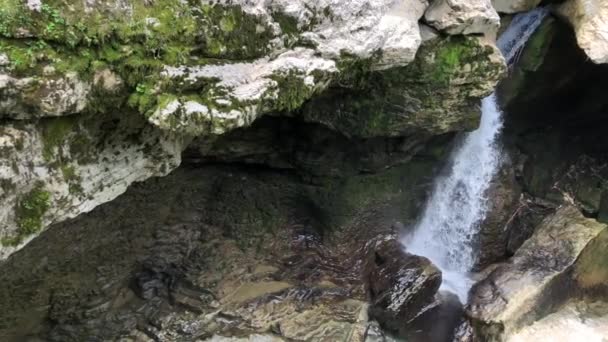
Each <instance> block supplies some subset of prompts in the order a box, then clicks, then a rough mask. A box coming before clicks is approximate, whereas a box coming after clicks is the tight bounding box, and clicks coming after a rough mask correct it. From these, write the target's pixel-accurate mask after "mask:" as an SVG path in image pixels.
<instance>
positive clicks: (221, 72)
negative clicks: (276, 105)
mask: <svg viewBox="0 0 608 342" xmlns="http://www.w3.org/2000/svg"><path fill="white" fill-rule="evenodd" d="M314 54H315V51H314V50H311V49H305V48H296V49H294V50H291V51H287V52H285V53H283V54H281V55H279V56H278V57H276V58H274V59H270V58H262V59H259V60H256V61H253V62H251V63H235V64H220V65H206V66H200V67H166V68H165V71H164V75H165V76H167V77H170V78H179V79H183V81H184V82H185V83H197V82H200V81H201V80H209V81H211V80H219V82H217V83H216V89H218V90H222V91H217V93H216V94H213V95H211V98H209V99H208V100H210V101H211V102H212V103H213V106H211V105H209V103H199V102H196V101H192V100H189V101H179V100H177V99H175V100H172V101H170V102H168V103H166V104H165V105H164V106H161V107H159V108H157V110H156V111H155V112H154V113H153V114H152V115H151V116H150V117H149V120H150V122H151V123H153V124H155V125H157V126H159V127H161V128H162V129H166V130H172V131H178V132H186V133H187V134H190V135H200V134H203V133H211V134H222V133H225V132H226V131H229V130H232V129H235V128H238V127H242V126H244V125H249V124H251V123H252V122H253V120H255V119H256V118H257V116H258V115H259V114H260V113H263V112H264V108H263V107H262V103H263V102H264V101H272V100H275V99H277V98H278V97H279V96H280V95H281V92H282V91H283V90H282V89H280V87H279V82H278V81H277V77H279V78H280V77H289V78H290V80H291V81H292V82H293V81H296V82H300V83H301V85H302V87H304V88H306V89H305V90H303V91H304V92H306V93H310V94H312V93H314V92H315V91H316V90H317V89H319V88H321V87H324V86H325V84H324V82H323V80H322V79H318V78H317V77H315V74H316V75H320V74H321V75H325V77H328V76H329V75H331V74H333V73H336V72H337V71H338V69H337V68H336V63H335V62H334V61H333V60H328V59H324V58H319V57H315V55H314ZM283 95H284V94H283ZM202 123H207V124H202Z"/></svg>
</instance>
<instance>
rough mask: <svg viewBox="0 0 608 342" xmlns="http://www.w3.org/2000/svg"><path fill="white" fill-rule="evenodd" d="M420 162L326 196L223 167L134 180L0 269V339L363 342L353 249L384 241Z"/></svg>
mask: <svg viewBox="0 0 608 342" xmlns="http://www.w3.org/2000/svg"><path fill="white" fill-rule="evenodd" d="M427 163H428V162H427V161H424V159H417V158H415V159H414V160H413V161H412V163H410V164H408V165H406V166H403V167H399V170H396V171H395V172H396V174H399V175H407V174H408V173H410V176H408V177H404V178H402V180H401V181H402V182H405V183H403V185H402V186H396V187H395V184H398V183H399V182H400V181H397V183H395V182H394V181H390V182H387V184H389V185H390V187H387V188H385V190H383V191H377V190H378V184H380V183H379V181H380V180H381V179H385V180H384V181H385V182H386V179H390V177H392V176H388V177H389V178H383V177H384V176H387V174H384V173H381V174H382V175H384V176H382V177H378V176H379V175H380V174H379V175H360V176H357V177H355V178H353V179H352V180H351V181H346V182H344V181H343V182H342V183H340V182H338V183H336V185H334V186H333V187H330V188H327V187H325V186H319V185H314V184H311V183H307V182H303V181H302V180H301V179H300V178H299V177H297V176H296V175H295V174H292V173H288V172H284V171H277V170H266V171H264V170H261V169H257V170H256V171H253V170H251V169H248V168H246V167H245V168H242V167H229V166H221V165H217V166H211V165H207V166H200V165H199V166H197V167H183V168H180V169H178V170H177V171H175V172H174V173H172V174H171V175H169V176H167V177H165V178H162V179H151V180H149V181H147V182H145V183H143V184H138V185H136V186H134V187H132V188H131V189H130V190H129V191H127V193H126V194H124V195H123V196H121V197H119V198H118V199H117V200H115V201H113V202H111V203H109V204H107V205H104V206H101V207H99V208H97V209H95V210H93V211H92V212H91V213H90V214H87V215H83V216H82V217H79V218H77V219H75V220H71V221H69V222H65V223H62V224H60V225H57V226H54V227H53V228H52V229H50V230H48V231H46V232H45V233H43V235H42V236H41V237H40V238H39V239H36V240H34V241H32V242H31V243H30V244H29V245H28V246H27V247H26V248H25V249H23V250H21V251H20V252H18V253H16V254H15V255H14V256H12V257H11V258H9V259H8V260H7V261H6V262H5V263H3V264H2V265H1V266H0V268H1V269H2V272H0V282H1V283H2V284H4V286H3V287H2V290H0V305H1V306H2V307H3V310H2V312H1V313H0V337H1V339H2V340H3V341H21V340H23V339H24V338H30V337H31V338H42V339H45V340H49V341H82V340H120V338H124V339H127V340H135V341H140V340H143V341H148V340H160V341H190V340H191V341H194V340H206V339H211V340H221V339H222V338H253V337H254V336H256V334H258V335H259V336H265V337H264V338H269V339H271V340H273V339H274V340H302V341H303V340H318V341H335V340H349V341H363V340H364V338H365V336H366V334H367V333H366V332H369V333H370V334H371V333H372V330H373V329H371V328H370V324H371V321H370V319H369V318H368V307H369V305H368V304H367V296H366V291H365V283H364V281H363V280H362V277H361V274H362V265H363V262H364V260H363V258H364V257H363V256H364V254H363V253H361V251H362V250H363V248H364V246H365V244H366V243H367V242H368V241H369V240H371V239H373V238H374V237H375V236H377V235H379V234H386V233H388V232H390V231H391V229H392V228H391V225H392V222H393V221H392V220H394V217H395V213H396V208H397V207H399V211H401V207H402V203H404V198H405V197H403V196H406V197H407V196H414V194H413V193H412V192H411V189H413V188H414V187H413V183H416V182H421V181H422V182H423V183H424V180H425V179H427V178H428V177H429V174H428V169H427V168H426V167H425V170H426V171H425V172H420V173H417V171H416V170H415V169H416V167H412V166H413V165H416V164H417V165H418V167H421V166H422V165H427ZM428 165H432V162H431V164H428ZM410 167H411V168H410ZM406 169H407V170H410V171H407V170H406ZM387 172H389V173H388V174H391V171H387ZM415 174H418V176H414V175H415ZM397 179H399V178H397ZM349 182H354V183H357V184H358V185H357V187H353V186H352V185H349ZM406 189H407V190H406ZM371 190H373V191H372V192H369V191H371ZM424 191H425V190H424V188H423V189H421V191H420V192H419V194H418V195H415V196H424ZM373 193H376V195H373ZM327 202H332V203H333V206H326V205H325V203H327ZM405 202H407V201H405ZM416 202H417V201H416ZM334 208H335V209H340V210H335V211H332V210H333V209H334ZM402 219H407V217H403V218H402ZM395 247H396V246H395Z"/></svg>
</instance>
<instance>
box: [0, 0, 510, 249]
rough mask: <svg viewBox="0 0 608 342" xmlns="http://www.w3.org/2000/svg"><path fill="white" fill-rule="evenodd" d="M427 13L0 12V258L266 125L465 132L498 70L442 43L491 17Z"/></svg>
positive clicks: (400, 3) (106, 8) (144, 5)
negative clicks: (189, 156)
mask: <svg viewBox="0 0 608 342" xmlns="http://www.w3.org/2000/svg"><path fill="white" fill-rule="evenodd" d="M428 6H429V4H428V3H427V2H426V1H423V0H412V1H410V0H390V1H389V0H358V1H355V2H352V1H321V2H319V1H308V0H299V1H282V0H273V1H262V2H259V1H248V0H239V1H229V2H228V1H219V2H217V1H214V2H210V1H202V2H194V1H173V0H156V1H144V2H142V1H130V0H121V1H83V2H76V3H67V2H65V1H56V0H48V1H22V0H7V1H4V2H3V4H2V8H0V22H1V23H2V24H0V117H1V118H2V120H3V121H2V124H1V126H0V129H1V132H2V135H1V137H0V142H1V149H2V157H3V158H2V161H1V162H0V166H1V168H0V180H1V184H2V193H1V194H0V201H1V202H0V203H1V204H2V205H1V207H2V209H1V210H0V222H2V226H1V227H0V238H1V241H2V247H0V258H2V259H4V258H6V257H7V256H8V255H10V254H11V253H12V252H14V251H15V250H17V249H18V248H21V247H22V246H23V245H24V244H25V243H27V242H28V241H30V240H31V239H32V238H33V237H35V236H36V235H37V234H38V233H39V232H40V231H41V230H43V229H44V228H45V227H47V226H48V225H49V224H51V223H56V222H60V221H63V220H65V219H67V218H70V217H74V216H77V215H78V214H80V213H83V212H87V211H90V210H91V209H93V208H94V207H95V206H97V205H99V204H101V203H104V202H107V201H109V200H112V199H114V198H115V197H116V196H118V195H119V194H121V193H123V192H124V191H125V190H126V188H127V187H128V186H129V185H130V184H131V183H133V182H138V181H142V180H144V179H147V178H150V177H153V176H163V175H166V174H167V173H168V172H170V171H171V170H173V169H175V168H176V167H177V166H178V165H179V164H180V159H181V153H182V151H183V150H184V149H185V148H186V147H187V146H188V145H189V143H190V141H191V140H192V139H193V138H194V137H199V138H198V139H199V140H200V141H204V142H205V144H209V143H211V142H213V141H214V140H215V139H217V138H218V137H221V136H222V135H224V134H227V133H229V132H231V131H233V130H235V129H237V128H241V127H247V126H250V125H251V124H252V123H253V122H254V121H256V120H258V119H259V118H260V117H261V116H264V115H273V116H289V117H299V118H302V119H303V120H305V121H307V122H311V123H322V124H323V125H325V126H327V127H329V128H331V129H333V130H335V131H337V132H339V133H341V134H343V135H346V136H349V137H359V138H374V137H413V136H415V137H416V141H418V143H419V144H420V143H423V142H424V141H427V140H428V139H429V138H430V137H432V136H435V135H440V134H444V133H448V132H453V131H458V130H462V129H472V128H474V127H475V125H476V122H477V121H478V118H479V110H478V108H477V105H476V104H477V100H478V99H479V98H481V97H483V96H484V95H486V94H488V93H489V92H490V91H491V90H492V88H493V87H494V85H495V83H496V82H497V81H498V79H499V77H500V76H501V75H502V73H503V71H504V62H503V60H502V57H501V56H500V54H499V53H498V51H497V50H496V48H495V47H494V46H493V44H492V41H491V38H489V37H488V38H480V37H477V36H475V37H473V36H461V35H458V36H453V37H451V36H449V34H460V33H465V34H466V33H484V32H485V30H494V29H495V28H496V26H497V23H498V21H497V15H496V12H494V11H493V9H492V8H491V7H490V6H489V4H488V3H486V2H483V1H481V2H480V3H479V4H478V5H475V6H474V7H475V11H474V12H471V11H462V10H448V11H440V10H438V9H436V8H434V7H433V8H428ZM435 7H436V6H435ZM438 11H439V12H441V13H440V14H438ZM425 12H426V17H427V19H426V20H427V21H428V22H429V24H430V25H432V26H434V27H435V28H437V29H439V30H440V32H438V31H436V30H435V29H433V28H431V27H429V26H426V25H425V24H424V23H422V22H421V19H422V18H423V17H424V16H425ZM465 15H466V16H470V19H466V20H467V24H466V25H465V26H466V27H462V28H457V27H455V26H454V24H452V22H457V21H458V20H459V19H458V18H460V17H461V16H465ZM431 17H433V19H432V20H431V19H428V18H431ZM463 18H464V17H463ZM490 37H491V35H490ZM228 144H229V142H228Z"/></svg>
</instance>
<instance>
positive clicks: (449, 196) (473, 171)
mask: <svg viewBox="0 0 608 342" xmlns="http://www.w3.org/2000/svg"><path fill="white" fill-rule="evenodd" d="M547 14H548V10H546V9H544V8H538V9H535V10H532V11H530V12H527V13H522V14H519V15H517V16H515V18H514V19H513V21H512V23H511V25H510V26H509V27H508V28H507V30H506V31H505V32H504V33H503V34H502V35H501V37H500V38H499V39H498V42H497V43H498V46H499V48H500V49H501V51H502V53H503V55H504V56H505V59H506V61H507V63H508V64H509V65H511V64H512V63H513V61H515V60H516V57H517V54H518V53H519V51H520V50H521V49H522V48H523V47H524V45H525V43H526V41H527V40H528V39H529V38H530V36H531V35H532V33H534V31H535V30H536V29H537V28H538V26H539V25H540V24H541V22H542V20H543V19H544V18H545V17H546V15H547ZM502 126H503V122H502V118H501V112H500V109H499V108H498V105H497V103H496V96H495V94H492V95H490V96H488V97H487V98H485V99H483V101H482V117H481V123H480V126H479V128H478V129H477V130H475V131H473V132H471V133H468V134H467V135H466V136H465V137H464V139H463V141H462V143H461V144H460V145H458V146H457V147H456V148H455V150H454V151H453V152H452V155H451V157H450V160H451V163H450V165H449V170H446V172H444V174H445V176H441V177H439V178H438V179H437V180H436V183H435V186H434V190H433V193H432V195H431V196H430V198H429V200H428V202H427V204H426V207H425V209H424V212H423V214H422V217H421V218H420V220H419V221H418V223H417V225H416V227H414V229H413V233H412V234H411V235H410V236H407V237H405V238H404V239H403V244H404V245H405V246H406V249H407V251H408V252H409V253H413V254H417V255H422V256H425V257H427V258H429V259H430V260H431V261H432V262H433V263H434V264H435V265H437V267H439V268H440V269H441V271H442V274H443V283H442V289H443V290H448V291H450V292H453V293H455V294H457V295H458V297H459V298H460V301H461V302H462V303H466V301H467V295H468V291H469V288H470V286H471V285H472V280H471V279H470V278H469V272H470V271H471V268H472V267H473V265H474V263H475V261H476V253H475V250H474V248H475V246H474V239H475V238H476V236H477V233H478V231H479V226H480V224H481V222H482V221H483V219H484V218H485V215H486V212H487V208H488V199H487V197H486V195H487V194H486V192H487V190H488V188H489V186H490V182H491V181H492V178H493V177H494V175H495V174H496V172H497V170H498V168H499V167H500V163H501V155H500V148H499V146H498V144H497V142H496V141H497V138H498V136H499V135H500V132H501V130H502Z"/></svg>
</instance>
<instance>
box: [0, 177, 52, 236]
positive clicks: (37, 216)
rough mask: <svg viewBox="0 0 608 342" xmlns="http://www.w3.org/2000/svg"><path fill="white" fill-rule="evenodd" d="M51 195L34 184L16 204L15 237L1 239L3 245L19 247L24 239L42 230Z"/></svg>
mask: <svg viewBox="0 0 608 342" xmlns="http://www.w3.org/2000/svg"><path fill="white" fill-rule="evenodd" d="M50 201H51V194H50V193H49V192H48V191H46V190H45V189H44V185H43V184H40V183H39V184H36V186H35V187H34V189H32V190H31V191H30V192H28V193H27V194H25V195H24V196H23V197H22V198H21V199H20V200H19V202H18V203H17V207H16V209H15V216H16V222H17V227H18V229H17V235H16V236H14V237H11V238H4V239H2V244H3V245H8V246H16V245H19V244H20V243H21V242H22V241H23V240H24V239H25V238H26V237H28V236H30V235H32V234H35V233H37V232H39V231H40V230H41V229H42V218H43V216H44V214H45V213H46V212H47V211H48V210H49V208H50V207H51V203H50Z"/></svg>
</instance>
